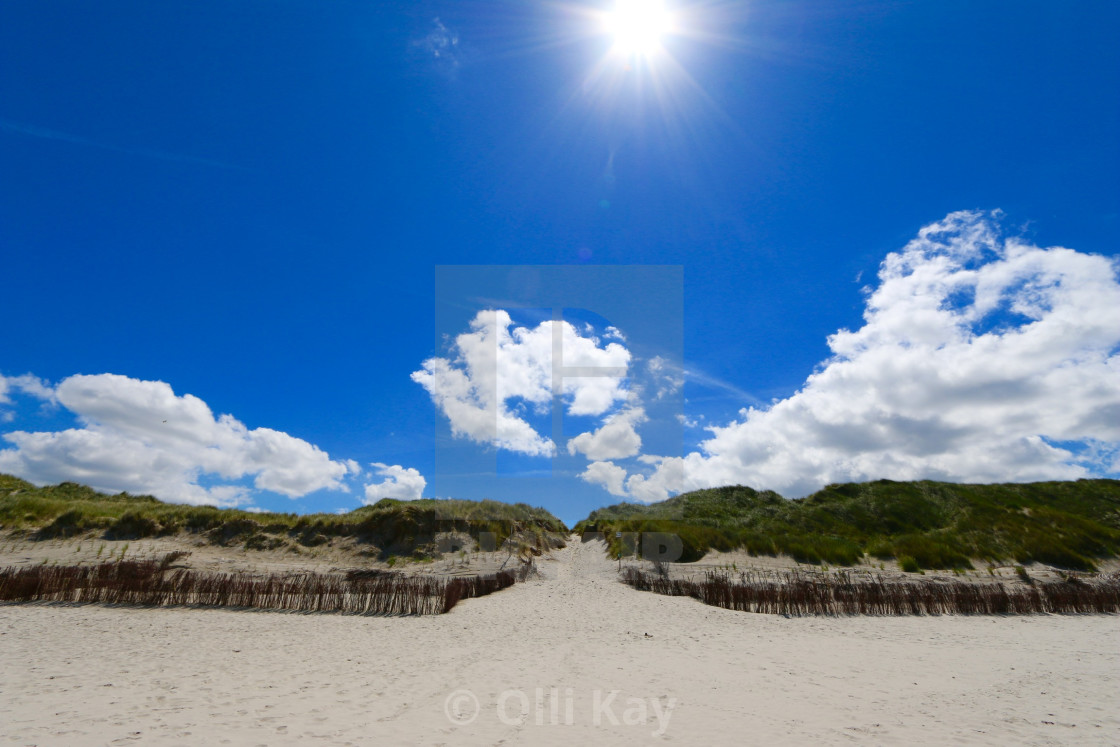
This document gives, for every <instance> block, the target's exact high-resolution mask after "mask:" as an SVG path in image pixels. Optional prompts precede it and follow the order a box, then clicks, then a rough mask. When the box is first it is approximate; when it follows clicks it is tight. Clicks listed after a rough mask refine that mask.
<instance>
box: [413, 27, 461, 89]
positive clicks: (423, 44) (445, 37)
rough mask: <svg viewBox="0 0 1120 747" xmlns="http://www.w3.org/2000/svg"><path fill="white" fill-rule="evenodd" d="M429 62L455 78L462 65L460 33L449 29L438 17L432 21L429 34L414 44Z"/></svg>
mask: <svg viewBox="0 0 1120 747" xmlns="http://www.w3.org/2000/svg"><path fill="white" fill-rule="evenodd" d="M413 46H414V47H415V48H416V49H418V50H419V51H420V52H421V53H422V54H423V56H424V57H425V58H426V59H427V60H428V62H429V63H430V64H432V65H434V66H435V68H436V69H437V70H439V71H441V72H443V73H444V74H446V75H448V76H451V77H453V76H454V75H455V74H456V73H457V72H458V71H459V67H460V65H462V48H461V47H460V45H459V34H458V32H456V31H454V30H452V29H450V28H448V27H447V26H446V25H445V24H444V23H443V21H441V20H440V19H439V18H438V17H437V18H433V19H432V25H431V27H430V28H429V30H428V33H427V34H425V35H424V37H423V38H422V39H418V40H416V41H415V42H413Z"/></svg>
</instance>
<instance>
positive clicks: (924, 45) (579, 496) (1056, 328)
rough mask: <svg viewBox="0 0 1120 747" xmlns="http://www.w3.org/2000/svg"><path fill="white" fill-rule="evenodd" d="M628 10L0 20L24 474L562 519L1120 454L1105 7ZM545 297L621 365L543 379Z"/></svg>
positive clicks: (2, 238)
mask: <svg viewBox="0 0 1120 747" xmlns="http://www.w3.org/2000/svg"><path fill="white" fill-rule="evenodd" d="M612 6H613V2H611V0H602V1H601V2H585V3H563V2H561V3H523V2H481V1H480V2H471V1H466V2H462V1H460V2H407V3H397V2H377V3H373V2H334V3H317V2H300V1H297V0H285V1H284V2H220V3H219V2H208V1H206V0H201V1H200V0H192V2H189V3H187V2H161V3H148V2H143V3H142V2H113V1H112V0H110V1H108V2H100V3H93V4H91V3H79V2H56V1H54V0H46V1H39V2H22V1H20V2H8V3H4V4H3V5H2V6H0V252H2V257H3V278H4V282H3V294H4V300H5V306H6V309H7V314H6V318H5V320H4V323H3V324H2V325H0V376H2V377H3V378H0V435H3V436H4V438H5V440H3V441H0V467H3V468H4V469H5V470H7V471H14V472H17V473H21V474H23V475H24V476H26V477H28V478H29V479H33V480H35V481H39V482H44V481H50V482H56V481H58V480H61V479H78V480H82V481H86V482H92V483H94V484H97V485H98V486H99V487H102V488H105V489H110V490H119V489H129V490H142V489H143V490H147V491H150V492H156V493H157V494H159V495H162V496H163V497H167V498H169V499H173V500H190V501H217V502H220V503H223V504H226V505H232V504H240V505H250V506H256V507H261V508H268V509H277V510H295V511H301V512H302V511H313V510H337V509H339V508H351V507H356V506H358V505H360V504H361V501H362V500H365V499H367V498H371V499H372V498H376V497H378V496H381V495H397V496H402V497H405V496H414V495H417V494H422V495H424V496H426V497H432V496H441V497H442V496H455V497H466V498H481V497H495V498H499V499H503V500H526V501H528V502H530V503H535V504H541V505H545V506H547V507H548V508H550V509H551V510H553V511H554V512H556V513H557V514H558V515H560V516H561V517H562V518H564V519H566V520H568V521H572V520H575V519H578V518H581V517H582V516H583V515H585V514H586V513H587V511H588V510H590V509H591V508H594V507H596V506H598V505H604V504H606V503H611V502H615V501H618V500H622V499H623V498H627V499H632V500H656V499H658V498H660V497H664V496H666V495H669V494H672V493H674V492H676V491H678V490H681V489H688V488H690V487H697V486H700V485H703V484H723V483H725V482H742V483H745V484H751V485H753V486H755V487H759V488H764V487H771V488H775V489H779V490H780V491H781V492H783V494H786V495H791V496H792V495H798V494H803V493H804V492H806V491H808V490H811V489H813V488H814V486H819V485H820V484H824V482H827V481H830V480H838V479H869V478H877V477H894V478H900V479H910V478H914V477H938V478H941V479H957V480H1005V479H1006V480H1025V479H1043V478H1048V477H1054V478H1058V477H1075V476H1080V475H1112V476H1116V475H1117V472H1118V462H1117V450H1118V444H1120V433H1118V432H1117V426H1116V423H1118V422H1120V392H1118V391H1117V387H1118V385H1117V381H1118V380H1120V377H1118V376H1115V374H1116V373H1118V372H1120V362H1118V361H1120V359H1118V358H1117V348H1118V346H1120V302H1118V301H1117V298H1118V296H1117V295H1116V293H1117V288H1118V287H1120V285H1118V283H1117V273H1116V257H1117V256H1118V254H1120V176H1118V175H1120V96H1118V95H1117V93H1118V92H1120V48H1118V47H1117V45H1116V44H1115V39H1116V38H1117V37H1118V35H1120V9H1118V8H1117V6H1116V5H1115V4H1114V3H1110V2H1072V3H1053V2H1046V3H1043V2H980V3H975V2H968V3H966V2H938V3H928V2H861V3H849V2H823V1H818V2H788V1H783V2H735V3H727V2H723V3H720V2H709V3H699V2H691V3H686V2H680V3H669V4H668V5H667V10H668V12H669V14H670V15H671V17H672V28H671V29H669V31H668V32H667V33H666V34H665V35H664V36H663V37H662V38H661V39H660V49H658V50H656V51H654V52H652V53H650V54H648V55H643V54H630V55H623V54H620V53H618V51H617V49H615V48H614V46H615V44H616V42H617V40H616V38H614V37H613V36H612V35H611V34H610V33H606V32H605V31H604V25H603V14H604V13H607V12H609V11H610V10H611V9H612ZM961 211H966V212H961ZM923 230H924V233H920V232H923ZM1059 247H1065V248H1066V249H1060V248H1059ZM464 266H471V267H475V268H476V269H475V270H470V269H467V270H463V271H462V272H460V271H458V270H455V269H454V268H462V267H464ZM537 266H541V267H542V268H543V269H540V270H531V269H526V268H532V267H537ZM478 267H483V268H486V267H489V268H491V269H490V270H486V271H483V276H476V275H472V274H471V273H472V272H476V271H478V270H477V268H478ZM642 267H644V268H646V269H647V270H649V269H650V268H654V269H653V270H652V274H650V272H646V271H644V270H640V269H639V268H642ZM448 268H451V269H448ZM549 268H551V269H549ZM556 268H567V270H570V271H572V272H577V271H578V272H583V273H584V274H583V275H567V276H565V275H564V274H563V272H559V271H557V269H556ZM607 268H614V270H610V269H607ZM657 268H660V269H657ZM558 272H559V274H558ZM643 273H644V274H643ZM441 278H442V281H443V282H444V285H443V286H439V282H440V280H441ZM480 278H481V279H480ZM646 282H649V283H652V285H650V286H646V285H644V283H646ZM472 283H479V284H481V285H482V286H485V287H484V288H481V289H479V290H475V289H473V288H472V287H471V284H472ZM437 286H439V287H440V289H441V290H440V291H439V292H438V293H437ZM586 288H593V289H595V294H597V295H595V294H591V296H589V298H590V300H588V297H585V296H587V294H582V291H581V290H580V289H586ZM565 289H566V290H565ZM581 294H582V295H581ZM546 296H547V297H546ZM651 297H652V298H654V299H656V300H657V301H658V302H657V303H653V304H652V305H649V301H650V298H651ZM597 299H612V300H614V301H616V302H618V303H616V304H615V306H614V307H613V308H616V309H618V308H628V309H630V310H632V311H634V312H635V313H632V314H629V315H627V314H626V313H625V312H624V311H617V310H616V311H613V312H611V313H609V314H608V313H604V311H603V310H602V308H596V306H600V307H603V306H604V303H601V302H600V301H599V300H597ZM619 303H621V306H619ZM643 304H645V305H643ZM609 305H610V304H606V306H609ZM647 305H648V306H649V308H650V309H652V311H651V312H649V313H638V310H640V309H645V308H647ZM556 309H560V310H561V311H560V312H559V313H560V317H562V318H563V319H564V320H566V321H565V324H569V325H570V331H571V333H572V334H573V335H575V338H580V339H581V340H584V342H583V343H580V342H578V341H577V340H575V338H572V345H574V346H575V347H571V348H570V350H572V351H574V350H576V348H578V347H579V345H583V346H584V348H585V352H586V353H587V355H588V356H589V357H588V358H587V361H589V362H590V363H594V364H596V365H598V364H599V363H603V362H606V363H611V364H612V365H613V364H617V363H619V362H620V361H622V362H623V365H624V366H625V368H626V376H625V377H624V378H622V379H618V380H616V381H615V384H614V385H611V384H610V383H609V381H608V379H609V377H608V379H596V380H595V381H597V382H598V384H596V385H595V386H599V387H600V388H599V389H598V390H596V389H595V388H594V386H592V384H588V386H587V387H584V388H581V387H579V386H575V385H573V387H574V388H572V389H571V390H569V391H566V392H564V391H560V392H558V395H559V396H558V398H557V399H556V401H555V402H554V401H552V400H551V399H549V400H548V401H547V402H545V401H544V400H540V398H541V397H542V396H544V395H542V391H544V390H542V389H540V388H539V387H534V386H533V385H532V382H533V381H535V379H533V377H534V376H537V375H538V374H540V373H541V371H550V370H551V366H552V361H551V360H545V359H544V358H541V357H540V355H538V354H537V353H538V352H539V351H537V350H536V348H534V347H533V343H532V340H533V339H536V337H541V339H544V338H545V337H548V336H549V335H551V334H552V331H553V330H552V325H553V324H557V325H559V324H560V322H554V321H553V318H554V314H555V313H556V312H555V310H556ZM498 311H504V312H506V314H507V316H508V318H509V324H508V326H504V327H503V326H502V324H503V320H504V318H502V317H498V316H495V314H496V312H498ZM480 313H481V314H483V316H482V317H480V316H479V314H480ZM487 314H489V315H488V316H487ZM627 316H629V321H628V322H627V324H626V325H625V326H623V325H621V323H620V322H619V321H618V320H617V318H618V317H627ZM472 322H477V323H478V325H480V326H478V327H477V328H476V332H477V331H478V330H490V331H491V332H492V333H493V334H492V335H491V337H489V338H486V339H487V340H488V341H487V342H485V345H486V346H489V347H485V350H486V351H493V352H492V353H489V352H488V353H487V354H486V355H487V356H490V357H488V358H486V360H490V361H491V362H492V363H493V364H494V365H495V366H496V367H497V368H496V369H495V375H496V376H497V378H498V379H499V380H500V381H501V382H502V383H500V384H498V385H494V384H493V381H492V379H493V378H494V377H493V376H491V377H490V378H487V377H486V376H485V375H484V374H485V372H484V371H482V369H480V368H477V367H476V369H475V370H473V371H472V370H471V369H469V367H468V366H467V364H466V362H465V361H466V358H465V357H464V355H465V353H464V351H465V350H466V349H467V348H469V347H470V344H471V339H473V338H471V339H467V338H463V340H462V342H463V343H464V344H465V345H466V347H463V346H459V345H458V344H457V342H456V340H457V338H458V337H459V336H460V335H469V334H471V329H472V328H471V326H470V325H471V324H472ZM542 324H543V325H544V326H541V325H542ZM588 325H590V326H588ZM616 325H618V326H617V332H618V335H619V336H618V337H613V336H612V335H613V333H609V332H608V328H609V327H611V326H616ZM558 328H559V327H558ZM564 329H568V328H564ZM518 330H522V332H518ZM842 330H847V332H842ZM535 333H539V335H536V337H535V336H534V335H535ZM503 334H504V335H508V340H509V342H508V345H507V344H506V343H503V342H501V341H500V340H502V339H505V338H503V337H502V335H503ZM518 335H520V337H519V336H518ZM612 343H613V344H615V345H616V346H618V348H619V349H616V350H615V353H614V354H613V355H614V357H612V354H611V353H609V352H608V349H609V346H610V345H611V344H612ZM503 345H505V347H503ZM564 349H565V350H566V351H568V350H569V347H568V346H567V345H565V348H564ZM534 351H536V352H534ZM596 351H597V352H596ZM541 355H543V353H541ZM484 357H486V356H484ZM546 357H547V356H546ZM623 359H625V360H624V361H623ZM655 359H656V360H657V363H654V364H653V365H652V366H651V362H652V361H654V360H655ZM440 360H442V361H444V362H445V367H446V369H447V371H448V372H456V371H457V372H459V373H458V374H454V373H447V374H446V375H445V376H444V377H443V378H441V379H440V380H439V381H436V380H435V379H425V378H424V375H423V373H422V372H424V371H427V370H429V369H430V367H429V366H428V365H427V363H426V362H428V361H440ZM479 365H482V364H479ZM534 366H537V368H534ZM542 367H543V368H542ZM616 367H617V366H616ZM483 368H485V366H483ZM418 372H419V373H418ZM511 372H520V373H519V374H518V375H519V376H521V378H517V377H515V376H514V374H513V373H511ZM76 376H84V377H86V378H73V377H76ZM456 377H458V378H456ZM511 377H512V378H511ZM453 379H454V381H453ZM424 381H428V385H427V386H426V385H425V384H424ZM456 381H458V382H459V383H462V382H463V381H466V386H467V387H468V389H470V387H474V388H473V389H470V391H469V392H468V393H467V394H462V393H460V394H458V395H457V394H455V393H454V391H453V389H452V387H453V385H454V384H455V382H456ZM549 381H551V379H549ZM580 381H583V380H582V379H581V380H580ZM587 381H591V379H588V380H587ZM604 381H608V383H607V384H606V385H605V386H606V388H605V389H604V388H603V386H602V385H604ZM677 382H679V383H677ZM538 383H539V382H538ZM495 386H497V388H494V387H495ZM611 386H614V388H613V389H612V388H611ZM487 387H490V388H489V389H487ZM503 387H505V388H503ZM491 390H493V391H491ZM498 390H501V392H502V393H509V392H512V394H510V397H509V398H508V399H505V398H503V399H501V400H499V401H494V400H493V398H492V397H491V398H490V400H488V399H487V392H491V394H493V393H494V392H497V391H498ZM550 391H551V390H550ZM661 391H664V394H663V395H662V396H661V397H660V398H659V397H658V393H659V392H661ZM185 395H190V396H191V398H189V399H185V398H184V397H185ZM596 396H597V397H599V398H600V400H599V401H597V403H596V404H594V405H589V404H588V402H589V401H590V399H594V398H595V397H596ZM534 397H536V398H537V399H538V400H539V401H533V398H534ZM580 397H583V398H584V400H580ZM589 398H590V399H589ZM577 400H580V401H581V402H582V403H583V404H582V405H576V404H575V403H576V401H577ZM440 402H443V403H444V404H442V405H441V404H440ZM557 405H558V406H559V407H558V408H557V407H556V406H557ZM456 406H458V408H459V409H458V410H455V408H456ZM448 408H451V410H450V411H449V409H448ZM471 408H474V410H472V409H471ZM751 408H753V410H752V409H751ZM557 409H559V412H560V414H561V418H560V420H561V421H562V425H561V430H560V431H557V432H556V433H559V434H560V436H561V440H560V441H559V442H557V441H556V439H555V438H554V436H555V435H556V433H554V432H553V425H554V422H555V418H554V415H555V413H556V412H557ZM638 410H640V411H641V412H640V413H639V412H638ZM449 412H451V414H449ZM456 413H457V414H456ZM472 413H473V415H472ZM1114 415H1115V416H1116V417H1113V416H1114ZM222 416H228V417H226V418H225V419H224V420H223V419H222ZM475 416H478V417H479V418H481V420H480V421H479V422H483V423H484V424H483V425H477V424H476V425H475V426H470V425H469V423H474V422H475V420H471V418H472V417H475ZM507 416H508V417H507ZM487 417H489V419H490V420H489V422H490V423H491V425H489V426H486V425H485V422H486V419H487ZM457 418H458V419H457ZM612 418H613V420H612ZM177 419H178V420H177ZM476 419H477V418H476ZM165 420H167V421H169V422H168V423H166V424H165V423H164V422H163V421H165ZM177 422H179V423H180V424H184V425H181V427H180V428H179V430H178V431H176V432H175V433H174V434H169V433H168V432H167V431H168V429H166V428H163V429H161V428H160V426H164V425H172V426H174V425H175V424H176V423H177ZM499 422H501V423H505V424H506V425H508V426H509V427H511V428H513V429H514V430H518V429H520V432H521V433H522V435H525V434H526V433H530V432H531V433H533V434H536V436H537V439H538V440H537V442H536V443H537V444H538V446H539V445H540V444H544V443H545V442H546V441H547V442H549V443H551V447H550V448H551V449H552V451H550V452H549V453H547V454H545V453H536V454H530V453H527V452H526V451H525V448H526V444H527V443H530V442H531V441H532V439H531V438H530V440H529V441H520V442H519V441H517V440H516V439H513V440H510V439H509V438H507V439H505V440H501V439H499V438H498V436H499V433H498V430H496V429H495V425H494V424H495V423H499ZM609 422H613V423H614V425H613V426H612V427H611V429H610V430H609V431H608V432H607V433H598V431H599V429H600V428H601V427H603V425H604V424H606V423H609ZM519 423H520V424H523V426H524V427H523V426H522V425H518V424H519ZM708 427H713V428H715V429H716V430H707V429H706V428H708ZM472 428H473V430H472ZM487 428H489V430H487ZM524 428H529V429H531V430H530V431H525V430H524ZM510 432H511V433H512V432H513V431H510ZM581 433H587V434H589V435H588V436H587V438H585V439H583V440H581V441H579V442H578V443H579V444H581V445H582V446H581V447H580V448H577V449H574V451H573V448H574V447H571V446H570V445H569V444H570V442H571V440H572V439H575V438H577V437H578V436H579V435H580V434H581ZM597 433H598V437H597V439H596V438H593V437H595V434H597ZM21 434H22V435H21ZM507 435H508V434H507ZM608 437H609V438H608ZM635 437H636V438H637V439H638V441H639V443H638V445H635V442H634V438H635ZM612 439H613V440H612ZM608 441H609V443H608ZM678 444H679V445H678ZM541 448H547V447H541ZM595 465H598V466H595ZM368 486H372V487H368ZM611 491H613V493H614V494H613V495H612V492H611Z"/></svg>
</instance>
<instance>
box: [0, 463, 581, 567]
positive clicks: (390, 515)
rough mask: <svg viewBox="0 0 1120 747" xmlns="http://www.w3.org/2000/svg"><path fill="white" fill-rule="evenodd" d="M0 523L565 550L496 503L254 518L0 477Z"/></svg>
mask: <svg viewBox="0 0 1120 747" xmlns="http://www.w3.org/2000/svg"><path fill="white" fill-rule="evenodd" d="M0 526H2V527H3V528H4V529H9V530H17V531H26V532H28V533H30V534H31V536H32V537H34V538H38V539H50V538H57V537H72V536H77V535H84V534H87V533H91V532H95V533H98V534H101V535H102V536H104V537H105V538H106V539H140V538H144V537H161V536H170V535H176V534H179V533H182V532H186V533H190V534H194V535H200V536H204V537H205V538H207V539H208V540H209V541H210V542H212V543H214V544H222V545H233V544H244V545H245V546H246V547H247V548H249V549H276V548H282V547H290V548H295V549H298V548H300V547H315V546H318V545H322V544H325V543H327V542H330V541H331V540H332V539H334V538H349V539H352V540H353V541H354V542H355V543H357V544H362V545H367V546H368V548H367V549H368V551H369V552H370V553H371V554H377V555H379V556H380V557H382V558H387V557H390V556H392V555H400V556H405V555H420V556H426V555H430V554H433V553H435V552H437V547H436V545H435V537H436V534H437V533H440V532H458V533H463V534H468V535H470V536H471V537H472V538H474V539H476V540H477V539H478V538H479V535H480V534H481V533H484V532H490V533H493V535H494V537H493V539H494V541H495V546H497V547H500V546H501V545H502V543H504V542H505V541H506V540H507V539H510V538H512V539H514V540H515V541H516V542H518V543H522V544H525V545H527V546H528V547H535V548H538V549H545V548H548V547H555V546H558V545H560V544H563V541H562V537H563V536H564V535H565V534H566V533H567V528H566V527H565V526H564V524H563V522H561V521H560V520H559V519H557V518H556V517H555V516H553V515H552V514H551V513H549V512H548V511H546V510H544V509H542V508H534V507H532V506H529V505H527V504H524V503H516V504H507V503H499V502H497V501H463V500H439V501H437V500H432V499H424V500H418V501H396V500H392V499H383V500H381V501H378V502H377V503H375V504H374V505H372V506H363V507H361V508H358V509H356V510H354V511H350V512H349V513H345V514H305V515H302V516H301V515H298V514H292V513H253V512H249V511H240V510H237V509H219V508H213V507H210V506H186V505H182V504H172V503H163V502H162V501H159V500H157V499H156V498H153V497H152V496H136V495H130V494H128V493H119V494H117V495H106V494H104V493H98V492H97V491H95V490H93V489H92V488H89V487H86V486H84V485H78V484H76V483H71V482H64V483H62V484H60V485H51V486H46V487H41V488H40V487H36V486H34V485H32V484H31V483H29V482H26V481H24V480H20V479H19V478H16V477H12V476H10V475H0Z"/></svg>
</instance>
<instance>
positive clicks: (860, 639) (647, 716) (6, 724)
mask: <svg viewBox="0 0 1120 747" xmlns="http://www.w3.org/2000/svg"><path fill="white" fill-rule="evenodd" d="M539 566H540V568H541V577H540V578H538V579H534V580H531V581H528V582H526V583H524V584H519V585H518V586H516V587H515V588H513V589H508V590H506V591H503V592H501V593H498V594H495V595H492V596H489V597H485V598H481V599H474V600H469V601H467V602H464V603H462V604H460V605H459V606H458V607H456V608H455V609H454V610H453V611H452V612H451V613H449V614H447V615H442V616H437V617H425V618H366V617H343V616H337V615H303V614H277V613H263V612H237V611H225V610H190V609H113V608H104V607H78V608H75V607H68V608H67V607H51V606H7V607H0V745H2V744H21V745H22V744H39V745H55V744H58V745H61V744H79V745H84V744H129V743H135V744H145V745H147V744H201V743H212V744H270V745H274V744H295V743H296V742H300V741H302V742H319V743H323V744H357V745H374V744H525V745H529V744H534V745H535V744H565V745H570V744H572V743H573V741H572V740H576V741H575V742H574V743H576V744H581V743H585V744H649V743H657V742H669V743H675V744H681V745H686V744H687V745H691V744H729V745H730V744H771V743H774V744H800V743H805V744H807V743H820V742H825V743H832V744H846V743H853V742H870V743H876V744H898V743H903V742H917V743H923V744H928V743H968V744H1006V743H1009V742H1013V743H1019V744H1040V745H1042V744H1075V743H1076V744H1116V743H1120V717H1118V715H1117V710H1116V708H1115V698H1116V693H1117V692H1120V686H1118V685H1120V618H1117V617H1116V616H1093V617H1090V616H1085V617H1057V616H1054V617H1051V616H1036V617H1023V618H991V617H977V618H965V617H941V618H842V619H830V618H804V619H785V618H782V617H775V616H765V615H753V614H747V613H740V612H731V611H728V610H722V609H717V608H713V607H707V606H704V605H702V604H700V603H698V602H696V601H694V600H691V599H680V598H668V597H661V596H657V595H654V594H649V593H643V592H637V591H633V590H631V589H629V588H627V587H625V586H623V585H621V584H619V583H618V582H617V580H616V573H615V564H614V563H613V562H612V561H610V560H608V559H606V558H605V557H604V556H603V553H602V545H601V544H600V543H588V544H580V543H579V542H578V540H577V541H576V542H574V543H573V544H571V545H569V546H568V547H566V548H564V549H562V550H558V551H555V552H554V553H552V554H551V556H549V557H546V558H544V559H542V560H541V561H540V562H539ZM553 689H555V695H553ZM612 691H615V694H614V695H613V696H612V695H611V692H612ZM476 704H477V706H476ZM554 704H555V705H554ZM472 716H473V718H472Z"/></svg>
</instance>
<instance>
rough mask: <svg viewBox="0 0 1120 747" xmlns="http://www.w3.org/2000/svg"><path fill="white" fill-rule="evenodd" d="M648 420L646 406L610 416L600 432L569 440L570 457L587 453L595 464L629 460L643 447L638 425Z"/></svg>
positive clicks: (629, 408)
mask: <svg viewBox="0 0 1120 747" xmlns="http://www.w3.org/2000/svg"><path fill="white" fill-rule="evenodd" d="M646 420H647V418H646V412H645V410H644V409H643V408H642V407H638V406H632V407H627V408H626V409H624V410H621V411H619V412H617V413H615V414H614V415H611V416H609V417H607V419H606V421H605V422H604V423H603V425H602V427H600V428H599V429H598V430H596V431H589V432H587V433H581V434H579V435H578V436H575V437H573V438H571V439H570V440H569V441H568V453H569V454H573V455H574V454H577V453H578V454H583V455H584V456H586V457H587V458H588V459H590V460H592V461H603V460H606V459H625V458H626V457H632V456H634V455H636V454H637V453H638V452H639V451H641V448H642V438H641V436H639V435H638V432H637V431H636V430H635V426H637V425H640V424H641V423H644V422H645V421H646Z"/></svg>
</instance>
